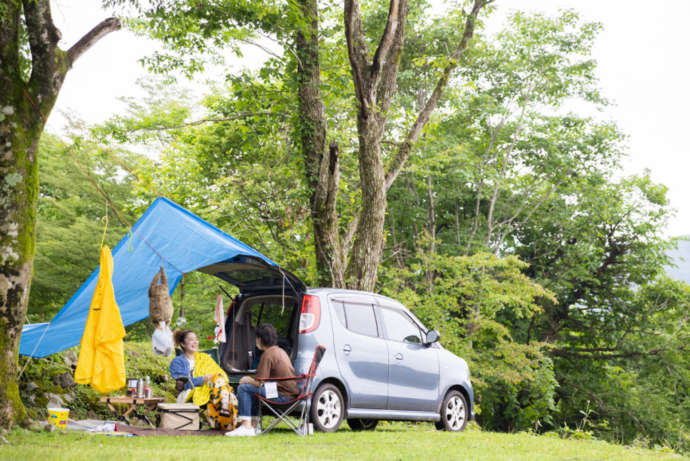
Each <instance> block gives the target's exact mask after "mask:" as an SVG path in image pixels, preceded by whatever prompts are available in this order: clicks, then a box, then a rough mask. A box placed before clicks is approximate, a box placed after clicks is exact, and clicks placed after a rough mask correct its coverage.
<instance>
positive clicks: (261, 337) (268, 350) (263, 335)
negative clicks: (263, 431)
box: [225, 323, 299, 436]
mask: <svg viewBox="0 0 690 461" xmlns="http://www.w3.org/2000/svg"><path fill="white" fill-rule="evenodd" d="M256 347H257V348H259V349H260V350H261V351H263V353H262V354H261V360H259V365H258V366H257V367H256V378H258V379H262V378H291V377H294V376H295V369H294V368H293V367H292V363H291V362H290V358H289V357H288V355H287V354H286V353H285V351H284V350H283V349H281V348H280V347H278V333H277V332H276V329H275V328H274V327H273V325H271V324H270V323H263V324H261V325H259V326H258V327H257V329H256ZM277 383H278V385H277V387H278V397H277V398H272V399H271V400H273V401H276V402H287V401H289V400H292V399H294V398H295V397H297V395H299V389H298V387H297V383H296V382H295V381H294V380H291V381H278V382H277ZM255 394H259V395H261V396H263V397H266V387H265V386H263V383H262V382H260V381H257V379H254V378H252V377H251V376H243V377H242V379H240V385H239V386H237V399H238V400H239V417H238V421H239V422H240V423H241V424H240V426H239V427H238V428H237V429H235V430H234V431H231V432H226V433H225V435H228V436H252V435H256V426H257V424H258V422H259V402H258V399H257V398H256V396H255Z"/></svg>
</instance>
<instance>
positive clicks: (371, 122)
mask: <svg viewBox="0 0 690 461" xmlns="http://www.w3.org/2000/svg"><path fill="white" fill-rule="evenodd" d="M357 130H358V131H359V180H360V188H361V190H362V208H361V210H360V219H359V225H358V226H357V231H356V233H355V237H354V245H353V247H352V255H351V256H350V260H349V265H348V272H347V275H348V277H347V278H348V281H349V287H350V288H353V289H358V290H365V291H372V290H373V289H374V286H375V285H376V274H377V271H378V266H379V263H380V262H381V256H382V255H383V245H384V224H385V219H386V208H387V206H388V202H387V200H386V189H385V177H386V175H385V171H384V168H383V159H382V157H381V137H382V136H383V121H382V120H380V119H379V117H377V116H375V115H371V114H365V113H363V111H362V110H360V112H359V114H358V117H357Z"/></svg>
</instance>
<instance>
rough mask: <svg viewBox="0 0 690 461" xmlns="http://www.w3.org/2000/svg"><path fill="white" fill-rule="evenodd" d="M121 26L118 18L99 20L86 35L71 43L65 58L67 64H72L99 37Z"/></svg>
mask: <svg viewBox="0 0 690 461" xmlns="http://www.w3.org/2000/svg"><path fill="white" fill-rule="evenodd" d="M120 27H121V24H120V20H119V19H118V18H108V19H105V20H103V21H101V22H100V23H99V24H98V25H97V26H96V27H94V28H93V29H91V30H90V31H89V32H88V33H87V34H86V35H84V36H83V37H82V38H81V39H80V40H79V41H78V42H77V43H75V44H74V45H72V47H71V48H70V49H69V50H68V51H67V59H68V60H69V64H70V65H72V64H73V63H74V61H76V60H77V59H79V57H80V56H81V55H82V54H84V52H86V51H87V50H88V49H89V48H91V47H92V46H93V45H95V44H96V42H98V41H99V40H100V39H102V38H103V37H105V36H106V35H108V34H109V33H111V32H115V31H116V30H119V29H120Z"/></svg>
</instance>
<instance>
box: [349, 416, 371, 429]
mask: <svg viewBox="0 0 690 461" xmlns="http://www.w3.org/2000/svg"><path fill="white" fill-rule="evenodd" d="M378 423H379V420H378V419H359V418H357V419H348V420H347V424H348V425H349V426H350V429H352V430H353V431H373V430H374V429H376V425H377V424H378Z"/></svg>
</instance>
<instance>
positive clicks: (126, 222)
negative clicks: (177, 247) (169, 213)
mask: <svg viewBox="0 0 690 461" xmlns="http://www.w3.org/2000/svg"><path fill="white" fill-rule="evenodd" d="M67 152H68V153H69V155H70V157H72V160H74V162H75V163H76V164H77V166H78V167H79V169H80V170H81V172H82V173H83V174H84V176H86V178H87V179H88V180H89V182H90V183H91V184H92V185H93V187H94V188H95V189H96V190H97V191H98V193H99V194H101V197H103V199H104V200H105V201H106V203H107V204H108V206H109V207H110V208H112V210H113V211H114V212H115V214H117V217H118V218H119V219H120V221H122V223H123V224H124V225H125V226H127V228H129V231H130V233H135V234H137V237H139V238H140V239H141V240H142V241H143V242H144V243H145V244H146V245H147V246H148V247H149V248H151V251H153V252H154V253H155V254H156V256H158V257H159V258H160V260H161V261H164V262H166V263H167V264H168V265H170V267H172V268H173V269H175V270H176V271H177V272H179V273H180V274H184V271H183V270H181V269H180V268H178V267H177V266H175V265H174V264H173V263H171V262H170V261H169V260H168V259H166V258H165V257H163V255H162V254H160V252H159V251H158V250H156V248H154V246H153V245H151V243H150V242H149V241H148V240H146V239H145V238H144V237H142V236H141V235H139V233H138V232H136V231H135V230H134V229H133V228H132V225H131V224H130V223H129V221H127V219H126V218H125V217H124V216H123V215H122V213H120V210H118V209H117V208H116V207H115V205H113V203H112V202H111V201H110V199H108V197H107V196H106V195H105V192H103V190H102V189H101V188H100V187H99V186H98V184H96V181H94V180H93V178H91V176H90V175H89V173H88V171H87V170H86V168H84V166H83V165H82V164H81V162H79V160H78V159H77V157H75V155H74V153H73V152H72V146H69V147H67Z"/></svg>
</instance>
